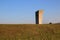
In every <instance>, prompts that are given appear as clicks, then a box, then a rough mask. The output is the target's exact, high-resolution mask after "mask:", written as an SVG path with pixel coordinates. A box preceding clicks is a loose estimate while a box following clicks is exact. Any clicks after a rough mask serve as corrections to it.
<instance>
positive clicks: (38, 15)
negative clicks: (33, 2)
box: [35, 10, 43, 24]
mask: <svg viewBox="0 0 60 40" xmlns="http://www.w3.org/2000/svg"><path fill="white" fill-rule="evenodd" d="M42 15H43V10H38V11H37V12H36V14H35V16H36V24H42V18H43V16H42Z"/></svg>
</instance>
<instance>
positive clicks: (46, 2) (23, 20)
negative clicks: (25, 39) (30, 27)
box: [0, 0, 60, 24]
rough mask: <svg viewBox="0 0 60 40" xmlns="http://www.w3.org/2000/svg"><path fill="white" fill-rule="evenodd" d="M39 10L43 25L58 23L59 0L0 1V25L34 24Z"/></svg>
mask: <svg viewBox="0 0 60 40" xmlns="http://www.w3.org/2000/svg"><path fill="white" fill-rule="evenodd" d="M41 9H43V10H44V14H43V23H49V22H53V23H57V22H60V0H0V24H35V12H36V11H37V10H41Z"/></svg>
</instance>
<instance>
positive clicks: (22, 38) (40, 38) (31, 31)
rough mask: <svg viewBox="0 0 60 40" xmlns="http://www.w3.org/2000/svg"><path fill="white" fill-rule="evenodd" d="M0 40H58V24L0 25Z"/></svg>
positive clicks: (59, 34)
mask: <svg viewBox="0 0 60 40" xmlns="http://www.w3.org/2000/svg"><path fill="white" fill-rule="evenodd" d="M0 40H60V24H44V25H37V24H0Z"/></svg>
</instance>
